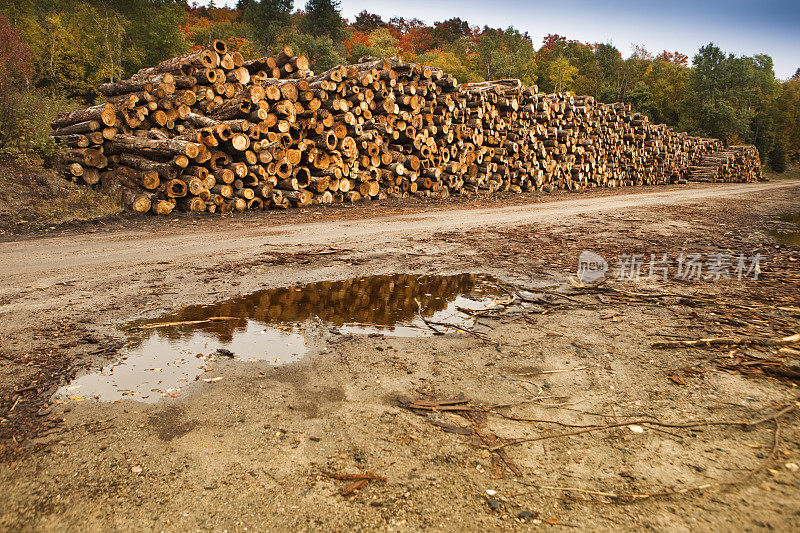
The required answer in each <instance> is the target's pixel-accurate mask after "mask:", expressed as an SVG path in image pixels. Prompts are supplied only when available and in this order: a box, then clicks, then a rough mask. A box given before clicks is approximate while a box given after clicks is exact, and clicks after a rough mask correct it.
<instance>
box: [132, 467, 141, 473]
mask: <svg viewBox="0 0 800 533" xmlns="http://www.w3.org/2000/svg"><path fill="white" fill-rule="evenodd" d="M131 472H133V473H134V474H141V473H142V467H141V466H138V465H137V466H132V467H131Z"/></svg>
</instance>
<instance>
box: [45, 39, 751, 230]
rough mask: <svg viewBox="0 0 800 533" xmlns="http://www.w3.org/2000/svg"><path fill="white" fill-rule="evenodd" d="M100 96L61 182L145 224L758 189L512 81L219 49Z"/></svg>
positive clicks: (713, 148) (606, 116) (592, 110)
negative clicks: (448, 201)
mask: <svg viewBox="0 0 800 533" xmlns="http://www.w3.org/2000/svg"><path fill="white" fill-rule="evenodd" d="M100 91H101V92H102V94H103V95H105V97H106V100H107V102H106V103H105V104H101V105H97V106H93V107H90V108H88V109H83V110H79V111H74V112H71V113H63V114H60V115H59V116H57V117H56V118H55V119H54V120H53V123H52V127H53V133H52V135H53V137H54V138H55V139H56V140H57V141H58V142H59V143H61V144H62V145H64V146H65V147H66V149H67V151H66V156H65V162H66V172H67V174H68V177H70V178H71V179H73V180H76V181H80V182H82V183H84V184H86V185H91V186H96V185H97V184H101V185H102V186H104V187H108V188H115V187H119V188H121V189H122V195H123V200H124V202H125V205H126V206H127V207H128V208H130V209H132V210H133V211H136V212H140V213H144V212H152V213H155V214H162V215H163V214H169V213H170V212H172V211H173V210H174V209H175V208H178V209H180V210H183V211H209V212H219V213H230V212H233V211H244V210H247V209H252V210H260V209H284V208H287V207H290V206H306V205H309V204H312V203H313V204H329V203H341V202H358V201H360V200H369V199H384V198H387V197H390V198H402V197H408V196H416V197H446V196H448V195H450V194H459V195H467V196H469V195H475V194H481V193H493V192H497V191H514V192H521V191H531V190H545V191H552V190H554V189H557V188H562V189H570V190H576V189H581V188H586V187H601V186H603V187H619V186H629V185H640V184H661V183H674V182H679V181H683V180H686V179H693V180H694V179H706V178H708V177H709V176H712V177H713V179H709V180H708V181H752V180H757V179H760V166H759V164H758V153H757V151H755V149H754V148H753V147H731V148H727V149H725V148H724V147H723V145H722V143H721V142H720V141H718V140H714V139H701V138H696V137H691V136H689V135H687V134H685V133H678V132H675V131H672V130H671V129H669V128H667V127H666V126H665V125H663V124H662V125H657V124H652V123H650V122H649V121H648V119H647V117H646V116H643V115H640V114H638V113H632V112H631V110H630V106H628V105H625V104H619V103H617V104H602V103H598V102H595V100H594V98H592V97H590V96H582V97H580V96H573V95H571V94H569V93H563V94H562V93H556V94H541V93H539V92H538V90H537V88H536V86H532V87H524V86H523V85H522V83H521V82H520V81H519V80H500V81H492V82H483V83H468V84H461V85H459V84H458V83H457V81H456V79H455V78H454V77H453V76H451V75H450V74H448V73H446V72H444V71H442V70H441V69H438V68H434V67H429V66H424V65H418V64H413V63H402V62H399V61H396V60H392V61H389V60H386V59H375V58H364V59H362V61H361V62H360V63H358V64H354V65H347V66H337V67H334V68H332V69H330V70H328V71H326V72H323V73H321V74H317V75H315V74H314V73H313V72H311V71H310V70H308V60H307V59H306V58H305V57H303V56H297V55H294V54H293V51H292V50H291V48H289V47H285V48H284V49H283V50H282V51H281V52H280V53H279V54H278V55H277V56H275V57H264V58H260V59H255V60H251V61H245V60H244V58H243V57H242V56H241V54H239V53H238V52H236V51H233V52H229V51H228V50H227V47H226V45H225V43H224V42H222V41H215V42H214V43H213V44H212V46H211V47H209V48H207V49H203V50H198V51H195V52H192V53H190V54H187V55H185V56H181V57H177V58H173V59H169V60H167V61H164V62H162V63H160V64H159V65H156V66H155V67H152V68H147V69H143V70H140V71H139V72H138V73H137V74H136V75H134V76H133V77H132V78H131V79H129V80H123V81H118V82H115V83H108V84H105V85H102V86H101V87H100ZM698 169H702V170H701V171H698Z"/></svg>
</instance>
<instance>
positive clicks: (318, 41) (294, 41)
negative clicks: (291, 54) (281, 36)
mask: <svg viewBox="0 0 800 533" xmlns="http://www.w3.org/2000/svg"><path fill="white" fill-rule="evenodd" d="M284 42H285V43H286V44H288V45H289V46H291V47H292V50H294V51H295V53H296V54H303V55H305V56H306V57H307V58H308V60H309V63H310V64H311V68H312V69H313V70H314V71H317V72H322V71H324V70H327V69H329V68H331V67H334V66H336V65H340V64H342V63H344V62H345V60H344V57H342V54H341V53H339V50H338V48H337V46H336V44H335V43H334V42H333V40H332V39H331V38H330V37H328V36H327V35H320V36H314V35H309V34H307V33H296V32H295V33H292V34H290V35H288V36H286V38H285V40H284Z"/></svg>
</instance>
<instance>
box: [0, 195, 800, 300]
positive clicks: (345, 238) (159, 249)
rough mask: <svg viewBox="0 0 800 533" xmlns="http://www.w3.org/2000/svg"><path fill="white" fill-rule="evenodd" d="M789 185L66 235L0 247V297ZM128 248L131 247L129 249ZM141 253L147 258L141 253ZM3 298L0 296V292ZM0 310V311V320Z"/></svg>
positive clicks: (724, 196) (555, 219) (681, 201)
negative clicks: (91, 275)
mask: <svg viewBox="0 0 800 533" xmlns="http://www.w3.org/2000/svg"><path fill="white" fill-rule="evenodd" d="M797 186H798V183H797V182H796V181H793V180H787V181H779V182H773V183H750V184H736V185H728V186H724V187H721V186H718V185H713V186H708V187H702V188H695V189H691V190H680V189H673V190H669V191H659V192H647V193H641V192H632V193H627V192H626V193H621V194H619V195H615V196H605V197H600V198H582V197H581V196H576V197H574V198H571V199H568V200H560V201H553V202H546V203H536V204H530V205H514V206H511V207H493V208H482V209H456V210H442V211H434V212H427V213H415V214H411V215H400V216H390V217H380V216H376V217H374V218H370V219H367V220H357V221H347V220H343V221H339V222H337V223H336V224H331V223H329V222H317V223H314V222H311V223H304V224H291V225H278V226H266V227H264V226H261V227H251V228H242V227H241V226H236V227H235V228H233V229H231V230H225V229H224V228H222V229H219V228H214V229H211V230H204V229H203V228H202V227H198V228H186V227H182V228H180V229H178V228H175V229H166V230H165V229H162V230H160V231H155V232H153V231H147V232H141V231H135V232H131V231H117V232H115V233H113V234H110V235H103V234H93V235H67V236H64V237H52V238H47V239H44V240H42V239H33V240H30V241H22V242H12V243H0V270H2V271H3V272H6V273H7V274H6V276H4V277H3V278H2V280H1V281H0V283H1V284H2V285H0V287H3V289H7V288H8V287H9V286H10V287H15V286H17V285H18V284H19V283H20V282H21V281H26V282H27V283H30V282H31V281H34V282H35V281H36V277H37V276H42V275H51V274H55V273H58V272H61V273H64V272H69V276H70V277H75V276H76V275H77V276H80V275H81V274H80V273H81V272H82V271H85V269H102V270H105V269H108V268H114V267H116V266H125V267H131V266H135V265H138V264H143V263H148V262H154V261H175V260H183V259H187V260H188V259H190V258H192V257H199V256H207V255H208V254H209V252H210V251H213V252H214V253H229V252H232V253H235V254H237V255H239V254H244V255H247V254H253V253H258V252H259V251H262V250H263V249H264V247H280V246H286V245H312V246H320V245H340V246H345V247H348V248H351V247H352V246H353V245H357V246H364V247H370V246H372V245H374V244H375V243H378V242H392V241H394V240H397V239H399V238H402V237H407V236H418V235H423V234H432V233H434V232H441V231H458V230H469V229H473V228H477V227H481V226H491V227H501V226H511V225H526V224H532V223H537V222H544V221H547V222H557V221H564V220H569V219H571V218H574V217H576V216H577V215H581V214H592V213H603V212H606V213H609V212H610V213H615V212H617V213H619V212H624V211H626V210H630V209H641V208H646V207H648V206H665V205H687V204H692V203H697V202H703V201H707V200H714V199H721V198H741V197H742V195H746V194H758V193H760V192H762V191H770V190H774V189H783V188H794V187H797ZM133 242H135V243H136V246H132V245H131V244H132V243H133ZM143 250H146V252H145V253H143ZM0 296H2V292H0ZM1 311H2V308H0V312H1Z"/></svg>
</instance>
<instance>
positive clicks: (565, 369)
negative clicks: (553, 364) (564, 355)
mask: <svg viewBox="0 0 800 533" xmlns="http://www.w3.org/2000/svg"><path fill="white" fill-rule="evenodd" d="M586 368H587V367H585V366H579V367H576V368H560V369H558V370H542V371H541V372H539V373H540V374H560V373H561V372H574V371H575V370H586Z"/></svg>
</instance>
